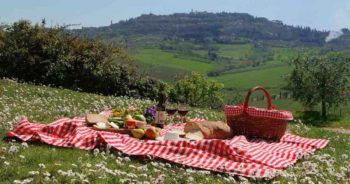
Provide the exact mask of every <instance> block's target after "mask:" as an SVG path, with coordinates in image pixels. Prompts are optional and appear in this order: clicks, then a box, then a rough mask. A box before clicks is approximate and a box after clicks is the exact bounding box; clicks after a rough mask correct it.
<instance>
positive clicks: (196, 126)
mask: <svg viewBox="0 0 350 184" xmlns="http://www.w3.org/2000/svg"><path fill="white" fill-rule="evenodd" d="M193 130H199V131H201V132H202V134H203V136H204V138H205V139H227V138H231V137H232V135H233V134H232V131H231V128H230V127H229V126H228V125H227V124H226V123H224V122H222V121H202V122H191V121H190V122H187V123H186V125H185V128H184V131H185V132H186V133H187V132H191V131H193Z"/></svg>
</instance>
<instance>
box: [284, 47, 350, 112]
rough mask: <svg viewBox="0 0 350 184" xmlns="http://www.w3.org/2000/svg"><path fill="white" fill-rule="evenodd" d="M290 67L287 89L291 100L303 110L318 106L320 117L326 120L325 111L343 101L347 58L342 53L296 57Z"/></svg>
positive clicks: (346, 85)
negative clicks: (296, 102) (290, 92)
mask: <svg viewBox="0 0 350 184" xmlns="http://www.w3.org/2000/svg"><path fill="white" fill-rule="evenodd" d="M291 65H292V67H293V70H292V72H291V74H290V75H289V76H288V85H287V89H289V90H291V91H292V96H293V98H294V99H296V100H298V101H300V102H301V103H302V104H303V105H304V106H305V107H309V108H312V107H314V106H316V105H319V104H321V114H322V117H323V118H326V117H327V109H329V108H330V107H333V106H338V105H339V104H341V103H344V102H345V101H346V96H345V94H346V93H347V92H348V90H349V81H348V79H349V65H350V59H349V57H347V56H346V55H344V54H341V53H336V52H332V53H329V54H326V55H312V56H298V57H297V58H295V59H294V60H293V61H292V62H291Z"/></svg>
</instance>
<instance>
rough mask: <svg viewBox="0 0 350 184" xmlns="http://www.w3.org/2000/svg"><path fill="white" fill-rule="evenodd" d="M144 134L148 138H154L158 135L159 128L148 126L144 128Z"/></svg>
mask: <svg viewBox="0 0 350 184" xmlns="http://www.w3.org/2000/svg"><path fill="white" fill-rule="evenodd" d="M145 135H146V137H147V138H149V139H156V138H157V137H159V130H158V129H156V128H155V127H149V128H147V129H146V132H145Z"/></svg>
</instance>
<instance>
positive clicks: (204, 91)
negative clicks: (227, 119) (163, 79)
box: [169, 72, 224, 108]
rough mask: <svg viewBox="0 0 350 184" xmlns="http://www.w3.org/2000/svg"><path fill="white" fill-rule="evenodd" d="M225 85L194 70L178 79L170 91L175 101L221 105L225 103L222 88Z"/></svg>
mask: <svg viewBox="0 0 350 184" xmlns="http://www.w3.org/2000/svg"><path fill="white" fill-rule="evenodd" d="M223 88H224V85H223V84H221V83H218V82H216V81H213V80H209V79H207V78H205V77H204V75H202V74H198V73H195V72H193V73H192V74H191V75H186V76H184V77H183V78H182V79H180V80H178V81H176V83H175V84H174V87H173V89H172V90H171V92H170V95H169V96H170V97H172V98H173V99H172V100H174V101H182V102H185V103H188V104H190V105H193V106H210V107H213V108H215V107H219V106H221V105H222V103H223V97H222V94H221V90H222V89H223Z"/></svg>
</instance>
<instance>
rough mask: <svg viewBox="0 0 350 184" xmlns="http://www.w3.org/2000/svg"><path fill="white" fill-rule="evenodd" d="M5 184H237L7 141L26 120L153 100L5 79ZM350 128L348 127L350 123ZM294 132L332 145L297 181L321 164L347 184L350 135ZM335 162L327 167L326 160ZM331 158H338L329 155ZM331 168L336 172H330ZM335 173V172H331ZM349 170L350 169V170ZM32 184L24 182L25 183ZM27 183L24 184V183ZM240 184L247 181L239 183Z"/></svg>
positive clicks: (0, 171) (209, 113)
mask: <svg viewBox="0 0 350 184" xmlns="http://www.w3.org/2000/svg"><path fill="white" fill-rule="evenodd" d="M0 99H1V103H0V113H1V116H0V135H1V136H0V147H1V149H0V156H1V157H0V161H1V164H2V165H1V167H0V181H1V182H0V183H28V181H29V182H32V183H77V182H78V181H79V182H85V183H120V182H122V181H126V182H131V183H146V182H148V183H156V179H157V178H159V177H161V178H163V179H164V183H228V182H231V183H236V182H237V180H239V178H235V180H236V181H235V180H234V179H233V177H230V176H229V175H227V174H218V173H210V172H208V173H206V172H203V171H200V170H197V169H189V168H183V167H181V166H179V165H168V164H165V163H164V162H163V161H162V160H159V159H147V158H142V159H139V157H136V158H135V157H126V156H125V155H121V154H116V153H115V150H112V151H111V152H110V150H109V149H106V150H104V149H102V148H101V151H99V150H98V149H96V150H94V151H93V152H88V151H84V150H77V149H70V148H58V147H56V148H55V147H50V146H47V145H45V144H40V143H28V144H26V143H19V142H17V141H7V140H6V139H5V134H6V131H8V130H9V129H10V125H11V124H14V123H17V122H18V121H19V119H20V118H21V117H23V116H26V117H28V118H29V119H30V121H37V122H51V121H53V120H55V119H57V118H60V117H62V116H68V117H74V116H83V115H84V114H86V113H89V112H99V111H101V110H103V109H105V108H110V107H122V108H127V106H128V105H129V104H134V105H137V107H139V108H141V109H143V108H145V107H147V106H149V105H151V103H152V102H151V101H149V100H139V99H133V98H127V97H113V96H100V95H96V94H89V93H81V92H76V91H71V90H64V89H56V88H50V87H43V86H33V85H28V84H18V83H13V82H7V81H4V80H0ZM189 113H190V116H191V117H201V118H208V119H212V120H220V119H221V120H223V112H217V111H213V110H209V109H196V108H192V109H191V110H190V112H189ZM347 124H348V123H347ZM288 127H289V129H290V131H292V132H294V133H295V134H297V135H301V136H305V137H314V138H327V139H330V143H329V146H327V147H326V148H325V149H323V150H321V151H318V152H316V153H315V155H314V156H311V157H310V158H309V157H308V158H305V159H306V160H304V161H301V162H298V163H297V164H296V167H288V168H287V170H286V172H287V173H286V174H288V176H293V177H294V176H295V181H297V182H299V181H300V182H302V181H303V180H304V181H305V176H304V175H301V174H300V173H302V172H305V166H309V165H310V163H312V164H318V165H320V167H319V168H318V169H319V170H318V173H327V174H323V175H321V176H319V175H315V176H314V177H312V180H313V181H314V182H315V183H316V182H320V181H322V182H325V181H326V180H330V181H334V182H335V183H346V182H347V181H348V180H346V178H348V177H347V176H349V173H347V175H345V177H339V176H342V175H339V173H342V172H345V171H344V169H343V168H346V167H347V163H346V162H344V157H343V155H344V154H349V150H350V144H348V143H349V142H350V136H349V135H346V134H339V133H334V132H330V131H326V130H323V129H321V128H318V127H314V126H306V125H304V124H301V123H290V124H289V125H288ZM325 155H328V157H327V158H329V159H334V162H332V164H331V165H327V164H326V163H325V162H324V161H323V160H322V159H321V160H320V159H319V158H321V157H322V158H323V156H325ZM329 155H332V157H331V156H329ZM329 169H331V170H329ZM329 171H332V172H329ZM348 171H349V170H348ZM23 180H24V181H27V182H24V181H23ZM22 181H23V182H22ZM249 181H250V183H271V182H274V181H276V182H280V183H288V182H289V181H290V178H289V177H277V178H275V179H274V180H272V181H270V180H269V181H265V180H249ZM238 182H243V180H239V181H238Z"/></svg>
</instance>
